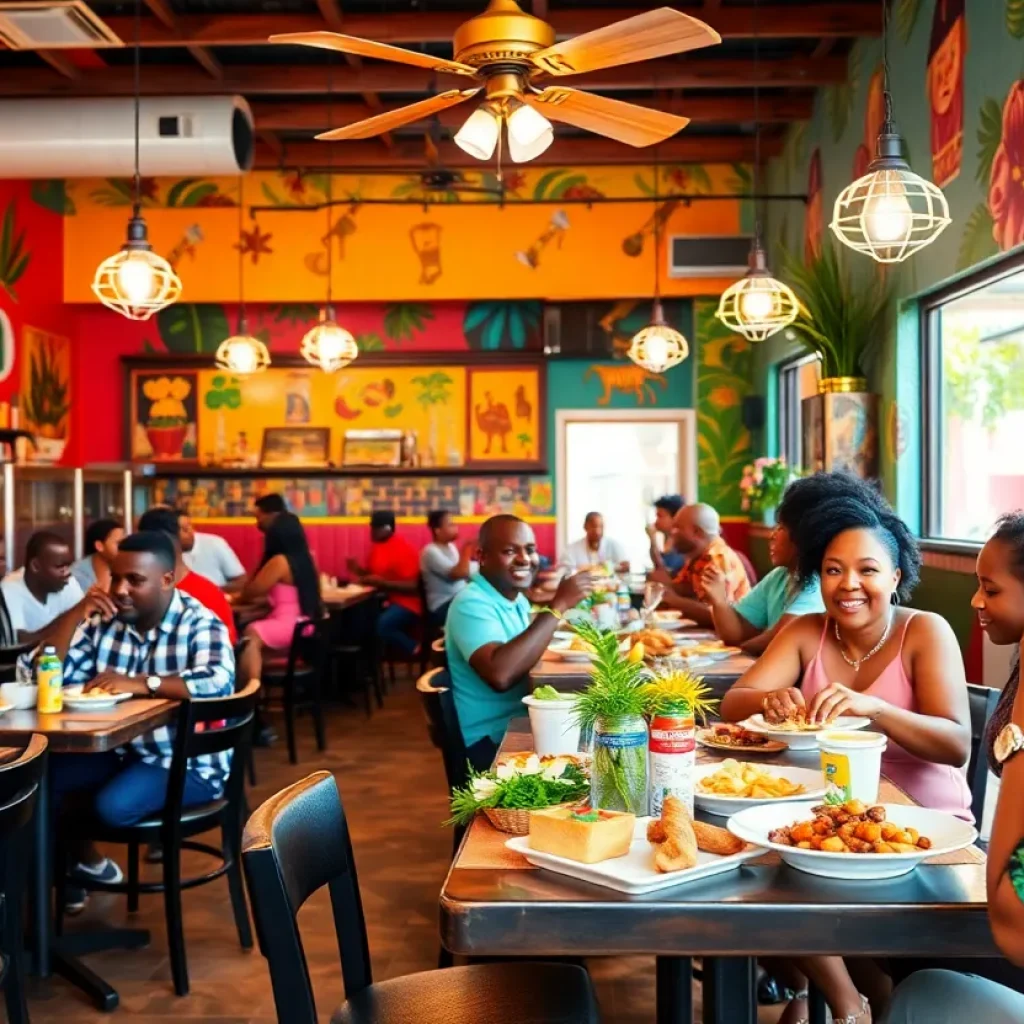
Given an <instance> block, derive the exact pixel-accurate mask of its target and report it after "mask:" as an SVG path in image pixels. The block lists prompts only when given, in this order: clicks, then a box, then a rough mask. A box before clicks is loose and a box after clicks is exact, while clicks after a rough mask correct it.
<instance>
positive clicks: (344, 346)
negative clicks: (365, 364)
mask: <svg viewBox="0 0 1024 1024" xmlns="http://www.w3.org/2000/svg"><path fill="white" fill-rule="evenodd" d="M333 59H334V58H333V57H332V58H331V60H332V61H333ZM331 71H332V64H331V63H328V65H327V127H328V130H329V129H330V128H331V127H332V121H333V119H334V118H333V114H334V108H333V92H332V77H331ZM333 169H334V161H333V153H332V151H331V150H330V149H328V151H327V235H326V239H327V302H326V303H325V304H324V307H323V309H321V310H320V322H319V323H318V324H317V325H316V327H314V328H312V329H311V330H309V331H307V332H306V335H305V337H303V339H302V344H301V346H300V351H301V352H302V357H303V359H305V360H306V362H308V363H312V364H313V365H314V366H319V367H320V369H321V370H323V371H324V372H325V373H334V372H335V371H336V370H340V369H341V368H342V367H343V366H348V364H349V363H351V362H352V360H353V359H355V358H356V357H357V356H358V355H359V346H358V345H357V344H356V339H355V338H353V337H352V333H351V332H350V331H347V330H345V328H344V327H342V326H340V325H339V324H338V322H337V321H336V320H335V319H334V304H333V303H332V301H331V296H332V292H331V289H332V286H333V283H334V239H333V238H332V237H331V211H332V210H333V205H332V203H333V200H334V176H333V174H332V171H333Z"/></svg>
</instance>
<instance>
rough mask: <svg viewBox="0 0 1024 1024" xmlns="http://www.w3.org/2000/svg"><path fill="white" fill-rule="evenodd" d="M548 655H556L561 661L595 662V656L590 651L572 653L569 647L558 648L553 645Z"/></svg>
mask: <svg viewBox="0 0 1024 1024" xmlns="http://www.w3.org/2000/svg"><path fill="white" fill-rule="evenodd" d="M548 653H549V654H552V655H554V657H556V658H558V659H559V660H560V661H576V662H584V661H593V660H594V655H593V654H591V653H590V652H589V651H570V650H569V647H568V645H565V646H558V645H556V644H552V645H551V646H550V647H549V648H548Z"/></svg>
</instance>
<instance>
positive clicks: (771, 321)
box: [715, 3, 799, 341]
mask: <svg viewBox="0 0 1024 1024" xmlns="http://www.w3.org/2000/svg"><path fill="white" fill-rule="evenodd" d="M757 14H758V5H757V4H756V3H755V4H754V18H755V25H754V178H753V202H754V240H753V242H752V243H751V246H750V257H749V259H748V266H749V268H750V269H749V270H748V271H747V273H746V276H745V277H743V278H742V279H741V280H739V281H736V282H735V283H734V284H731V285H729V287H728V288H726V289H725V291H724V292H722V298H721V299H720V300H719V303H718V309H717V310H716V311H715V316H717V317H718V319H719V320H721V321H722V323H723V324H725V326H726V327H728V328H729V330H731V331H735V332H736V333H737V334H740V335H742V336H743V337H744V338H746V339H747V341H764V340H765V339H766V338H770V337H771V336H772V335H773V334H777V333H778V332H779V331H781V330H782V329H783V328H784V327H788V326H789V325H790V324H791V323H792V322H793V321H794V320H795V319H796V317H797V313H798V312H799V303H798V302H797V299H796V295H794V294H793V290H792V289H791V288H790V287H789V285H786V284H783V283H782V282H781V281H779V280H777V279H776V278H774V277H772V274H771V271H770V270H769V269H768V256H767V253H766V252H765V250H764V244H763V243H762V241H761V208H760V204H759V202H758V197H759V195H760V179H761V109H760V100H761V96H760V89H759V87H758V84H757V83H758V76H759V70H760V63H761V52H760V39H759V37H758V33H757V23H756V19H757Z"/></svg>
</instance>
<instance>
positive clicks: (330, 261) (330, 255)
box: [325, 53, 334, 319]
mask: <svg viewBox="0 0 1024 1024" xmlns="http://www.w3.org/2000/svg"><path fill="white" fill-rule="evenodd" d="M333 127H334V54H333V53H332V54H330V55H329V56H328V59H327V130H328V131H330V130H331V129H332V128H333ZM333 146H334V143H333V142H328V143H327V236H326V237H327V309H326V311H325V312H326V314H327V319H333V318H334V313H333V311H332V310H331V300H332V297H333V291H332V285H333V283H334V239H333V238H331V208H332V204H333V202H334V174H333V171H334V149H333Z"/></svg>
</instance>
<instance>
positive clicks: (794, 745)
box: [739, 715, 871, 750]
mask: <svg viewBox="0 0 1024 1024" xmlns="http://www.w3.org/2000/svg"><path fill="white" fill-rule="evenodd" d="M739 724H740V725H741V726H742V727H743V728H744V729H749V730H750V731H751V732H759V733H762V734H763V735H765V736H771V738H772V739H773V740H781V741H782V742H783V743H785V744H786V745H787V746H788V747H789V748H790V750H813V749H814V748H815V747H816V746H817V745H818V737H819V736H820V735H821V734H822V733H823V732H828V731H829V730H830V729H843V730H845V731H847V732H849V731H851V730H853V729H863V728H865V727H866V726H868V725H870V724H871V719H870V718H855V717H853V716H852V715H840V716H839V717H838V718H836V719H834V720H833V721H831V722H829V723H828V725H823V726H822V727H821V728H820V729H816V730H815V731H813V732H789V731H788V730H786V729H776V728H775V727H774V726H772V725H769V724H768V723H767V722H766V721H765V720H764V715H751V716H750V718H748V719H747V720H746V721H745V722H740V723H739Z"/></svg>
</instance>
